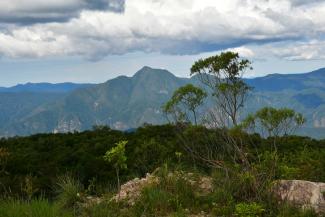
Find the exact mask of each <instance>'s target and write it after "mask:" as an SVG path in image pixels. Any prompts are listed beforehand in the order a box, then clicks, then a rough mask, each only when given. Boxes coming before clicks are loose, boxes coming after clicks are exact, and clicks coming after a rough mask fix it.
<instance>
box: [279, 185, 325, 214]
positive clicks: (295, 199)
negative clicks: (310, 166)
mask: <svg viewBox="0 0 325 217" xmlns="http://www.w3.org/2000/svg"><path fill="white" fill-rule="evenodd" d="M273 191H274V193H275V195H276V196H277V197H278V198H279V199H280V200H282V201H287V202H289V203H291V204H292V205H294V206H297V207H300V208H302V209H313V210H315V211H316V212H317V213H325V183H319V182H318V183H317V182H309V181H302V180H280V181H277V182H276V183H275V185H274V189H273Z"/></svg>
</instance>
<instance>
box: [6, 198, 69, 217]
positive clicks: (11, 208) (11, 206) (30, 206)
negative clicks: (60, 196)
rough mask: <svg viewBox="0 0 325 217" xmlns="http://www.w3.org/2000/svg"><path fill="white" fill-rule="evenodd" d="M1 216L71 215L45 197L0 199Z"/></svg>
mask: <svg viewBox="0 0 325 217" xmlns="http://www.w3.org/2000/svg"><path fill="white" fill-rule="evenodd" d="M0 216H1V217H44V216H46V217H58V216H60V217H73V215H72V214H71V213H70V212H68V211H65V210H62V209H61V208H60V207H59V206H57V205H56V204H51V203H50V202H49V201H48V200H46V199H33V200H31V201H29V202H25V201H19V200H13V199H10V200H6V201H0Z"/></svg>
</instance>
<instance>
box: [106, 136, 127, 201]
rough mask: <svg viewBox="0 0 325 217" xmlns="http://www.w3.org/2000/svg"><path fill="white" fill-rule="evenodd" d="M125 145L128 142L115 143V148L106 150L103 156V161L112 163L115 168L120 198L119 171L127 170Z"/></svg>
mask: <svg viewBox="0 0 325 217" xmlns="http://www.w3.org/2000/svg"><path fill="white" fill-rule="evenodd" d="M127 143H128V141H120V142H118V143H116V146H115V147H113V148H112V149H110V150H108V151H107V152H106V153H105V155H104V160H105V161H106V162H108V163H113V166H114V168H115V171H116V178H117V186H118V192H119V193H118V194H119V197H120V190H121V184H120V169H126V168H127V164H126V160H127V158H126V156H125V146H126V144H127Z"/></svg>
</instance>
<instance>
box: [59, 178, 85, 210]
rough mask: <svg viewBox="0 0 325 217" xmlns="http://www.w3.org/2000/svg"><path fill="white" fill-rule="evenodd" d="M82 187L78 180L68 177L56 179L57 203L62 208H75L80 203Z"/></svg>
mask: <svg viewBox="0 0 325 217" xmlns="http://www.w3.org/2000/svg"><path fill="white" fill-rule="evenodd" d="M82 191H83V186H82V185H81V183H80V182H79V181H78V180H75V179H73V178H72V177H71V176H69V175H65V176H62V177H60V178H59V179H58V183H57V193H58V197H57V200H58V203H59V205H60V206H61V207H63V208H75V206H76V205H77V202H81V199H82V198H81V196H82Z"/></svg>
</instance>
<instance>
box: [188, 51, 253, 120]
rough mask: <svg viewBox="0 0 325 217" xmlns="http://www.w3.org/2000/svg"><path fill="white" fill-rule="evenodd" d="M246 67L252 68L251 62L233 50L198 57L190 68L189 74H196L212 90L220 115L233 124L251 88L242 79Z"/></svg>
mask: <svg viewBox="0 0 325 217" xmlns="http://www.w3.org/2000/svg"><path fill="white" fill-rule="evenodd" d="M248 69H252V67H251V62H250V61H249V60H247V59H242V58H240V57H239V54H238V53H234V52H224V53H221V54H220V55H216V56H212V57H208V58H206V59H200V60H198V61H196V62H195V63H194V65H193V66H192V68H191V75H198V76H199V78H200V80H201V81H202V82H203V83H204V84H205V85H207V86H208V87H209V88H210V89H211V90H212V93H213V96H214V98H215V99H216V103H217V106H218V109H219V110H220V111H221V112H222V116H225V117H227V118H229V119H230V121H231V124H232V125H233V126H237V125H238V115H239V111H240V109H241V108H243V107H244V102H245V100H246V97H247V95H248V92H249V91H250V90H251V89H252V88H251V87H250V86H248V85H247V84H246V83H245V82H244V81H243V80H242V76H243V74H244V73H245V72H246V70H248Z"/></svg>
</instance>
